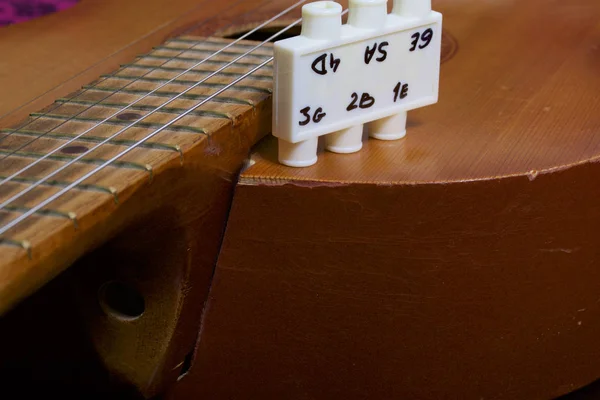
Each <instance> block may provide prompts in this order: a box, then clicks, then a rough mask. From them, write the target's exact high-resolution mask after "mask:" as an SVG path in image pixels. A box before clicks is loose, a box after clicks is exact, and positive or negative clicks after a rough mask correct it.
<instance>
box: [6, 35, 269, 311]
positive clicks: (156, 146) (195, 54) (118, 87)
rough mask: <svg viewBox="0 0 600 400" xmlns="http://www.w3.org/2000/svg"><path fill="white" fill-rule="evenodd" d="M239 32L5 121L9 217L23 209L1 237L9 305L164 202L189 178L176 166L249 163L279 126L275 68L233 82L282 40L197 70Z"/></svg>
mask: <svg viewBox="0 0 600 400" xmlns="http://www.w3.org/2000/svg"><path fill="white" fill-rule="evenodd" d="M230 42H231V41H230V40H227V39H219V38H201V37H189V36H185V37H178V38H175V39H172V40H169V41H168V42H166V43H164V44H163V45H162V46H158V47H156V48H155V49H154V50H152V51H151V52H150V53H148V54H145V55H143V56H140V57H138V58H136V59H135V60H132V61H131V62H130V63H128V64H125V65H123V66H122V67H121V68H119V69H118V70H116V71H114V72H113V73H111V74H108V75H104V76H102V77H101V78H100V79H98V80H97V81H95V82H92V83H90V84H89V85H86V86H84V87H83V88H82V89H81V90H79V91H77V92H75V93H73V94H71V95H69V96H67V97H65V98H60V99H57V100H56V102H55V103H54V104H52V105H50V106H48V107H46V108H45V109H43V110H41V111H40V112H37V113H33V114H32V115H31V116H29V117H28V118H27V119H25V120H24V121H22V122H20V123H19V124H17V125H15V126H12V127H9V128H4V129H2V131H0V171H2V173H1V176H0V181H2V182H3V183H4V185H3V188H2V191H0V203H6V204H5V206H4V209H3V211H2V212H0V224H2V225H3V226H5V225H7V224H11V222H12V221H17V220H19V219H23V221H22V222H20V223H18V224H15V226H14V227H12V228H10V229H9V230H7V231H6V232H4V233H3V234H2V235H0V237H1V238H0V251H1V252H2V258H1V259H0V313H1V312H2V311H5V310H6V309H8V308H9V307H11V305H13V304H14V302H15V301H17V300H18V299H20V298H22V297H23V296H25V295H27V294H28V293H30V292H31V291H32V290H34V289H35V288H37V287H39V285H41V284H43V283H44V282H46V281H47V280H48V279H50V278H52V277H53V276H55V275H56V274H58V273H59V272H60V271H62V270H63V269H64V268H66V267H67V266H68V265H70V264H71V263H72V262H73V261H74V260H76V259H77V258H78V257H80V256H81V255H83V254H84V253H86V252H87V251H89V250H90V249H91V248H93V247H95V246H97V245H99V244H100V243H103V242H104V241H106V240H107V239H108V238H109V237H111V236H113V235H115V234H116V233H118V232H119V231H120V230H121V229H123V227H124V226H126V225H127V224H128V223H131V221H133V220H136V219H138V218H140V217H141V216H142V215H144V214H147V213H149V212H152V210H156V209H157V208H160V207H161V206H163V205H164V204H165V201H168V200H167V199H168V198H169V196H168V193H174V192H176V189H177V188H179V187H184V186H186V185H187V184H188V182H186V181H185V179H186V178H177V179H178V180H180V181H181V182H173V181H170V178H169V177H170V176H171V175H172V174H171V172H172V171H174V170H179V173H180V176H183V177H185V176H186V174H185V172H184V171H188V172H190V171H191V172H192V175H193V173H194V172H193V171H199V170H201V169H203V168H208V167H210V168H218V169H221V170H223V171H225V172H226V174H229V175H233V174H235V173H236V172H237V171H238V170H239V168H240V165H241V162H242V160H243V159H244V157H245V156H246V155H247V153H248V151H249V147H250V146H251V145H252V144H254V143H255V142H256V141H257V140H258V139H259V138H260V137H261V136H262V135H264V134H266V133H268V132H269V124H270V118H271V116H270V108H271V107H270V104H269V103H270V102H269V101H268V100H269V99H270V96H271V86H272V67H271V66H270V65H269V64H266V65H264V66H263V67H261V68H260V69H258V70H257V71H255V72H254V73H252V74H251V75H249V76H247V77H245V78H244V79H243V81H241V82H239V83H237V84H235V85H233V86H232V87H231V88H227V87H228V86H230V85H232V84H233V83H234V82H236V81H237V80H239V79H241V78H242V77H243V76H244V75H245V74H248V72H249V71H251V70H253V69H255V68H257V67H258V66H260V65H261V64H263V63H265V62H267V61H268V60H269V59H270V57H271V54H272V47H271V46H270V45H264V46H262V47H261V48H259V49H257V50H255V51H253V52H252V54H251V55H247V56H244V57H241V58H240V56H242V55H243V54H244V53H246V52H248V51H249V50H250V49H252V48H253V47H254V46H255V45H256V43H255V42H247V41H239V42H236V43H235V44H234V45H232V46H230V47H228V48H227V49H225V50H223V51H221V52H220V53H219V54H218V55H216V56H212V57H210V59H209V60H206V61H205V62H203V63H201V64H199V65H197V66H196V67H194V68H192V67H193V66H194V65H195V64H198V63H199V62H200V61H202V60H204V59H206V58H207V57H209V56H211V55H212V54H214V53H215V52H217V51H219V50H221V49H222V48H223V47H224V46H226V45H228V44H229V43H230ZM237 58H240V59H239V60H237V61H236V62H235V63H234V64H233V65H231V66H230V67H227V68H226V69H223V67H224V66H226V65H227V64H228V63H230V62H232V61H234V60H236V59H237ZM190 68H192V69H191V70H190V71H189V72H185V71H186V70H188V69H190ZM221 69H223V71H219V70H221ZM184 72H185V73H184ZM212 75H214V76H212ZM207 78H208V79H207ZM169 81H171V82H170V83H167V82H169ZM198 82H202V83H199V84H197V85H196V87H194V88H193V89H191V90H189V91H186V89H188V88H189V87H190V86H191V85H192V84H195V83H198ZM225 88H227V89H226V90H224V91H223V89H225ZM184 91H186V92H185V94H183V95H179V94H180V93H183V92H184ZM221 91H222V93H219V94H218V95H216V96H215V94H216V93H217V92H221ZM176 96H179V97H177V98H175V97H176ZM174 98H175V99H174ZM167 102H168V104H166V103H167ZM200 103H203V104H202V107H199V108H198V109H196V110H194V111H191V112H188V110H190V109H192V108H193V107H195V106H197V105H198V104H200ZM158 107H161V108H160V109H159V110H156V108H158ZM184 113H186V115H183V114H184ZM140 119H141V121H139V122H136V121H137V120H140ZM174 120H176V122H172V121H174ZM134 123H135V125H134V126H132V125H133V124H134ZM197 173H200V172H197ZM88 175H89V177H88V178H87V179H83V178H86V176H88ZM62 193H64V195H63V194H62ZM57 196H58V197H57ZM55 197H56V199H55V200H54V198H55ZM44 203H47V205H44V206H43V207H41V208H40V207H39V205H40V204H44ZM24 217H26V218H24Z"/></svg>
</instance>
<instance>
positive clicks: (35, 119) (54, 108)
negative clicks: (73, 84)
mask: <svg viewBox="0 0 600 400" xmlns="http://www.w3.org/2000/svg"><path fill="white" fill-rule="evenodd" d="M205 1H206V0H205ZM241 1H243V0H239V1H238V3H239V2H241ZM236 4H237V3H236ZM208 21H210V20H207V21H204V22H203V23H202V24H205V23H206V22H208ZM184 52H185V50H183V49H182V51H181V52H180V53H178V54H177V55H175V56H174V57H173V58H171V59H169V60H165V62H164V63H162V64H161V66H163V65H165V64H166V63H168V62H169V61H172V60H174V59H175V58H177V57H178V56H179V55H181V54H183V53H184ZM120 70H121V68H119V69H118V70H117V71H115V72H113V73H112V74H109V75H114V74H116V73H118V72H119V71H120ZM150 72H152V71H149V72H148V73H150ZM144 75H146V74H144ZM107 78H108V77H106V78H105V79H101V80H98V82H96V83H95V84H94V85H92V87H88V88H85V89H84V90H83V91H82V92H80V93H78V94H77V96H75V97H73V98H74V99H76V98H78V97H79V96H82V95H84V94H85V93H86V92H87V91H88V90H91V89H92V88H93V87H95V86H96V85H98V84H100V83H102V82H103V81H104V80H106V79H107ZM132 83H133V82H132ZM110 96H111V95H110V94H109V95H107V96H106V97H105V98H104V99H101V100H99V101H102V100H105V99H107V98H108V97H110ZM60 106H61V104H57V105H56V106H55V107H53V108H52V109H50V110H48V112H52V111H54V110H56V109H57V108H59V107H60ZM91 107H93V105H92V106H90V108H91ZM85 111H86V110H83V111H81V112H85ZM44 114H46V113H44ZM43 116H44V115H38V116H37V117H35V118H33V119H32V120H31V121H29V122H28V123H26V124H25V125H23V126H20V127H19V128H17V129H14V130H12V131H11V132H10V133H8V134H7V135H6V136H4V137H2V138H0V142H1V141H3V140H5V139H8V138H9V137H10V136H11V135H13V134H15V133H18V132H19V131H20V130H21V129H23V128H26V127H27V126H29V125H31V124H32V123H34V122H35V121H37V120H38V119H40V118H42V117H43ZM66 122H67V121H65V123H66ZM61 125H62V124H60V125H58V126H55V127H54V128H52V129H51V130H53V129H56V128H58V127H60V126H61ZM34 141H35V139H34V140H32V141H30V142H28V143H25V144H24V145H23V146H21V147H20V148H18V149H16V150H15V151H19V150H21V149H22V148H23V147H25V146H27V145H29V144H31V143H33V142H34ZM11 154H12V153H10V154H7V155H6V156H4V157H2V158H0V161H2V160H4V159H5V158H7V157H10V156H11Z"/></svg>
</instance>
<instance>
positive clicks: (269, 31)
mask: <svg viewBox="0 0 600 400" xmlns="http://www.w3.org/2000/svg"><path fill="white" fill-rule="evenodd" d="M282 28H283V27H277V26H274V27H265V28H262V29H259V30H257V31H256V32H253V33H252V34H250V35H248V36H247V37H245V38H244V40H255V41H257V42H263V41H265V40H267V39H268V38H270V37H271V36H273V35H274V34H276V33H277V32H279V31H280V30H281V29H282ZM300 30H301V26H300V24H297V25H295V26H293V27H292V28H290V29H288V30H287V31H285V32H283V33H282V34H281V35H279V36H277V37H276V38H275V39H271V40H270V42H277V41H279V40H283V39H287V38H291V37H294V36H298V35H299V34H300ZM249 31H250V30H247V31H243V32H236V33H232V34H231V35H227V36H225V37H226V38H228V39H237V38H239V37H241V36H243V35H245V34H246V33H248V32H249Z"/></svg>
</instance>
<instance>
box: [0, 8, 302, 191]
mask: <svg viewBox="0 0 600 400" xmlns="http://www.w3.org/2000/svg"><path fill="white" fill-rule="evenodd" d="M306 1H307V0H300V1H298V2H297V3H295V4H294V5H292V6H290V7H288V8H287V9H285V10H284V11H282V12H281V13H279V14H277V15H276V16H274V17H273V18H271V19H269V20H267V21H265V22H264V23H262V24H261V25H259V26H257V27H255V28H254V29H252V30H251V31H249V32H247V33H245V34H244V35H242V36H241V37H239V38H237V39H236V40H234V41H233V42H231V43H229V44H228V45H227V46H225V47H223V48H221V49H219V50H218V51H216V52H215V53H213V54H210V55H209V56H208V57H206V58H205V59H203V60H201V61H200V62H198V63H196V64H195V65H193V66H192V67H190V68H189V69H187V70H185V71H183V72H181V73H180V74H178V75H177V76H175V77H173V78H171V79H170V80H168V81H166V82H164V83H163V84H161V85H159V86H158V87H156V88H155V89H154V90H152V91H150V92H149V93H148V94H146V95H145V96H143V97H140V98H139V99H137V100H136V101H134V102H133V103H130V104H129V105H127V106H126V107H124V108H122V109H119V110H117V111H115V112H114V113H112V114H110V115H109V116H108V117H106V118H104V119H103V120H101V121H100V122H98V123H97V124H96V125H94V126H92V127H91V128H88V129H87V130H85V131H84V132H82V133H81V134H79V135H76V136H75V137H73V138H71V139H69V141H67V142H65V143H63V144H62V145H61V146H59V147H57V148H55V149H53V151H52V152H51V153H48V154H46V155H45V156H46V157H43V158H41V159H38V160H36V161H34V162H32V163H30V164H29V165H27V166H25V167H24V168H23V169H21V170H19V171H17V172H15V173H14V174H12V175H10V176H8V177H6V178H4V179H2V180H0V186H2V185H3V184H5V183H6V182H9V181H10V180H11V179H13V178H15V177H16V176H18V175H20V174H21V173H22V172H24V171H26V170H27V169H29V168H31V167H32V166H34V165H36V164H38V163H39V162H41V161H42V160H44V159H45V158H47V157H49V156H51V155H52V154H54V153H56V152H57V151H60V150H61V149H62V148H64V147H66V146H68V145H69V144H71V143H72V142H74V141H76V140H78V139H79V138H81V137H82V136H84V135H85V134H86V133H88V132H90V131H91V130H93V129H94V128H96V127H97V126H98V125H101V124H103V123H104V122H106V121H108V120H109V119H111V118H113V117H114V116H116V115H118V114H121V113H122V112H123V111H125V110H127V109H129V108H130V107H132V106H134V105H135V104H137V103H139V102H141V101H142V100H144V99H145V98H146V97H148V96H150V95H151V94H153V93H155V92H156V91H158V90H160V89H161V88H163V87H165V86H166V85H169V84H170V83H172V82H173V81H175V80H177V79H178V78H179V77H181V76H182V75H185V74H186V73H188V72H190V71H191V70H193V69H194V68H196V67H198V66H199V65H201V64H203V63H204V62H206V61H207V60H209V59H210V58H212V57H215V56H216V55H218V54H220V53H221V52H223V51H225V50H227V49H228V48H230V47H232V46H234V45H235V44H236V43H238V42H239V41H241V40H243V39H245V38H247V37H248V36H250V35H252V34H253V33H254V32H256V31H258V30H259V29H261V28H263V27H264V26H266V25H268V24H270V23H271V22H273V21H275V20H276V19H278V18H279V17H281V16H282V15H284V14H286V13H287V12H289V11H291V10H292V9H294V8H296V7H297V6H299V5H300V4H302V3H304V2H306ZM236 4H237V3H236ZM264 4H268V2H266V3H262V5H264ZM204 23H206V21H205V22H204ZM231 25H232V24H230V25H229V26H231ZM226 28H227V27H225V28H222V29H226ZM204 43H206V41H205V42H204ZM188 50H189V49H184V50H182V51H181V52H179V53H178V54H177V55H175V56H173V57H171V58H170V59H168V60H166V61H165V62H163V63H162V64H160V65H159V66H158V67H157V68H160V67H161V66H163V65H165V64H166V63H168V62H170V61H173V60H175V59H176V58H177V57H178V56H179V55H181V54H183V53H185V52H186V51H188ZM119 70H120V69H119ZM153 71H154V70H149V71H148V72H146V73H145V74H143V75H141V76H140V77H137V78H136V79H134V80H132V81H131V82H129V83H128V84H127V85H125V86H123V87H122V88H119V89H118V90H117V91H115V92H111V93H109V94H108V95H107V96H106V97H104V98H102V99H100V100H98V101H97V102H95V103H94V104H92V105H90V106H89V107H87V108H84V109H83V110H82V111H80V112H78V113H77V114H75V115H73V116H70V117H69V119H66V120H64V121H62V122H61V123H60V124H58V125H57V126H55V127H53V128H52V129H50V130H49V131H48V132H45V133H43V134H42V135H40V136H38V137H36V138H34V139H32V140H30V141H29V142H27V143H25V144H23V145H21V146H19V147H17V148H16V149H13V150H12V151H11V152H10V153H7V154H5V155H4V156H3V157H0V161H2V160H4V159H5V158H7V157H10V156H12V155H14V154H16V153H17V152H18V151H20V150H22V149H23V148H24V147H26V146H28V145H30V144H31V143H34V142H35V141H37V140H38V139H41V138H43V137H45V136H46V135H48V134H50V133H51V132H54V131H56V129H58V128H60V127H61V126H63V125H64V124H66V123H67V122H69V121H72V119H73V118H76V117H77V116H79V115H81V114H82V113H84V112H86V111H88V110H90V109H92V108H93V107H94V106H96V105H98V104H100V103H101V102H102V101H104V100H106V99H107V98H109V97H110V96H113V95H115V94H117V93H120V92H121V91H123V90H125V89H126V88H127V87H129V86H130V85H133V84H134V83H136V82H138V81H139V80H140V79H142V78H144V77H145V76H146V75H148V74H151V73H152V72H153ZM118 72H119V71H116V72H115V73H114V74H112V75H111V77H113V76H116V74H117V73H118ZM107 79H108V78H107ZM104 81H105V79H103V80H101V81H99V82H97V83H96V84H94V87H96V86H97V85H98V84H100V83H101V82H104ZM94 87H91V88H88V89H85V90H84V91H83V92H82V93H80V94H79V95H77V96H76V97H75V98H77V97H79V96H81V95H83V94H84V93H85V92H86V91H87V90H90V89H93V88H94ZM58 107H59V106H57V107H55V108H53V109H52V110H49V111H48V112H46V113H44V114H43V115H40V116H38V117H37V118H35V119H34V120H32V121H30V122H29V123H27V124H25V125H24V126H22V127H19V128H18V129H16V130H14V131H12V132H10V133H9V134H8V135H7V136H6V137H4V138H0V141H2V140H3V139H6V138H7V137H8V136H10V135H13V134H16V133H18V132H19V131H21V130H22V129H24V128H26V127H27V126H29V125H30V124H32V123H33V122H35V121H36V120H38V119H39V118H42V117H44V116H45V115H48V114H49V113H50V112H52V111H54V110H56V108H58Z"/></svg>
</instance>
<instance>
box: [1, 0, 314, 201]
mask: <svg viewBox="0 0 600 400" xmlns="http://www.w3.org/2000/svg"><path fill="white" fill-rule="evenodd" d="M306 1H307V0H300V1H298V2H296V3H294V4H293V5H291V6H290V7H288V8H286V9H285V10H283V11H282V12H280V13H279V14H277V15H275V16H274V17H272V18H270V19H268V20H266V21H265V22H263V23H262V24H260V25H258V26H257V27H255V28H254V29H252V30H250V31H248V32H247V33H245V34H244V35H242V36H240V37H239V38H238V39H236V40H234V41H233V42H231V43H229V44H227V45H226V46H224V47H222V48H221V49H219V50H218V51H217V52H215V53H213V54H212V55H211V56H210V57H214V56H216V55H217V54H219V53H220V52H222V51H224V50H226V49H228V48H230V47H232V46H234V45H235V43H237V42H239V41H241V40H243V39H244V38H246V37H248V36H250V35H251V34H253V33H254V32H256V31H258V30H259V29H261V28H262V27H264V26H266V25H268V24H270V23H271V22H273V21H275V20H277V19H279V18H280V17H281V16H283V15H285V14H287V13H288V12H289V11H291V10H293V9H295V8H296V7H298V6H299V5H301V4H302V3H305V2H306ZM290 27H291V26H290ZM290 27H288V28H287V29H289V28H290ZM287 29H286V30H287ZM283 32H285V30H281V31H279V32H278V33H277V34H275V35H273V36H272V37H271V38H269V39H267V40H266V41H264V42H262V43H261V44H260V45H258V46H255V47H253V48H252V49H251V50H249V51H246V52H245V53H243V54H242V55H240V56H239V57H237V58H235V59H234V60H233V61H230V62H229V63H227V64H226V65H224V66H223V67H220V68H219V69H217V70H216V71H215V72H213V73H211V74H209V75H208V76H206V77H204V78H203V79H201V80H200V81H199V82H198V83H197V84H195V85H193V86H192V87H190V88H188V89H186V90H185V91H184V92H183V93H180V94H179V95H178V97H179V96H180V95H183V94H185V93H187V92H188V91H189V90H190V89H191V88H194V87H196V86H199V85H200V84H201V83H203V82H205V81H206V80H208V79H210V78H212V77H213V76H215V75H216V74H217V73H218V72H220V71H222V70H223V69H225V68H226V67H228V66H230V65H232V64H234V63H235V62H236V61H238V60H240V59H242V58H243V57H245V56H246V55H248V54H250V53H251V52H252V51H254V50H256V49H257V48H259V47H261V46H262V45H264V44H265V43H267V42H268V40H271V39H272V38H274V37H277V36H278V35H279V34H281V33H283ZM210 57H207V58H205V59H204V60H201V61H200V62H198V63H196V64H195V65H193V66H192V67H190V68H188V69H187V70H185V71H183V72H181V73H180V74H178V75H176V76H175V77H173V78H171V79H170V80H168V81H167V82H165V83H163V84H161V85H160V86H158V87H157V88H155V89H153V90H152V91H150V92H149V93H147V94H146V95H144V96H142V97H140V98H139V99H137V100H136V101H134V102H132V103H130V104H128V105H127V107H125V108H123V109H121V110H118V111H115V112H114V113H113V114H111V115H109V116H108V117H106V118H105V119H103V120H102V121H100V122H98V123H97V124H96V125H94V126H92V127H90V128H88V129H86V130H85V131H83V132H82V133H80V134H78V135H77V136H75V137H74V138H73V139H71V140H69V141H67V142H65V143H63V144H62V145H60V146H59V147H57V148H55V149H54V150H52V151H51V152H50V153H48V154H47V156H50V155H52V154H54V153H56V152H57V151H59V150H61V149H62V148H64V147H66V146H68V145H69V144H70V143H73V142H74V141H75V140H77V139H79V138H80V137H81V136H83V135H85V134H86V133H88V132H90V131H91V130H93V129H94V128H96V127H98V126H100V125H102V124H103V123H104V122H106V121H108V120H109V119H110V118H112V117H114V116H115V115H117V114H120V113H122V112H123V111H125V110H127V109H129V107H131V106H133V105H135V104H137V103H139V102H140V101H142V100H144V99H145V98H147V97H148V96H150V95H151V94H153V93H155V92H156V91H158V90H159V89H161V88H163V87H164V86H166V85H168V84H170V83H171V82H173V81H174V80H176V79H177V78H179V77H180V76H182V75H184V74H185V73H187V72H190V71H191V70H193V69H194V68H195V67H197V66H199V65H202V63H204V62H205V61H206V60H208V59H209V58H210ZM148 73H150V72H148ZM144 76H145V75H144ZM134 82H135V81H134ZM131 83H133V82H131ZM126 86H128V85H126ZM126 86H125V87H126ZM122 89H124V88H122ZM112 94H114V93H111V95H112ZM111 95H108V96H107V97H106V98H108V97H110V96H111ZM178 97H175V98H173V99H171V100H170V101H169V102H166V103H163V104H162V105H161V107H159V108H156V109H154V110H153V111H151V112H150V113H148V114H146V115H144V116H143V117H142V118H140V119H138V120H136V121H135V122H134V124H135V123H137V122H139V121H142V120H144V119H145V118H146V117H148V116H150V115H152V114H153V113H154V112H156V111H158V110H159V109H160V108H162V106H164V105H166V104H169V103H170V102H171V101H172V100H174V99H176V98H178ZM106 98H105V99H106ZM105 99H102V100H105ZM102 100H100V101H102ZM82 112H83V111H82ZM66 122H67V121H65V122H63V123H61V125H62V124H64V123H66ZM134 124H132V125H129V126H128V127H126V128H124V129H123V130H121V131H119V132H117V133H116V134H115V136H116V135H118V134H120V133H122V132H123V131H125V130H126V129H128V128H129V127H131V126H133V125H134ZM59 126H60V125H59ZM56 128H57V127H54V128H53V129H56ZM53 129H51V130H50V131H52V130H53ZM50 131H49V132H50ZM34 140H36V139H34ZM32 142H33V140H32ZM95 148H96V147H93V148H92V149H90V150H88V152H90V151H92V150H94V149H95ZM18 150H19V149H17V151H18ZM88 152H86V153H83V154H82V156H83V155H85V154H87V153H88ZM7 157H8V156H7ZM45 158H46V156H44V157H42V158H40V159H38V160H36V161H34V162H32V163H30V164H28V165H27V166H25V167H23V168H22V169H20V170H19V171H17V172H15V173H13V174H12V175H10V176H9V177H7V178H5V179H3V180H1V181H0V186H2V185H3V184H5V183H6V182H8V181H10V180H11V179H12V178H14V177H15V176H18V175H20V174H21V173H23V172H25V171H27V170H28V169H29V168H31V167H33V166H34V165H37V164H38V163H40V162H41V161H43V160H44V159H45ZM13 197H14V196H13ZM11 201H12V200H11ZM6 204H8V203H6V202H4V203H2V204H0V209H2V208H3V207H4V206H5V205H6Z"/></svg>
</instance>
